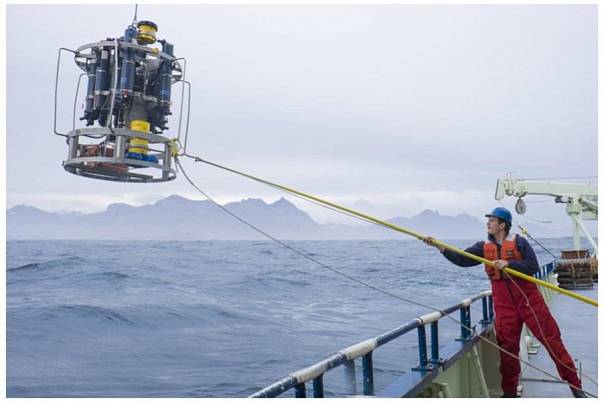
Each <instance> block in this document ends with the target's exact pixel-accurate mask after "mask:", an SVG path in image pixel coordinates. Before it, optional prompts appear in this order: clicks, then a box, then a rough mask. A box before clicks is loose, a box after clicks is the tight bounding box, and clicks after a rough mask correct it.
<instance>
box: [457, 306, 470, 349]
mask: <svg viewBox="0 0 604 402" xmlns="http://www.w3.org/2000/svg"><path fill="white" fill-rule="evenodd" d="M459 318H460V320H461V325H460V327H461V340H462V341H465V340H467V339H468V338H470V336H471V335H472V331H471V330H470V328H471V327H472V320H471V318H470V306H464V307H462V308H461V309H460V310H459Z"/></svg>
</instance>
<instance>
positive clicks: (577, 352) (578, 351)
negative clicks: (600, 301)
mask: <svg viewBox="0 0 604 402" xmlns="http://www.w3.org/2000/svg"><path fill="white" fill-rule="evenodd" d="M576 292H578V293H581V294H583V295H585V296H588V297H590V298H592V299H596V300H597V298H598V285H597V284H595V287H594V288H593V289H586V290H576ZM550 309H551V311H552V314H553V315H554V317H555V318H556V320H557V321H558V326H559V327H560V331H561V332H562V340H563V341H564V344H565V345H566V348H567V349H568V351H569V352H570V354H571V356H572V357H573V358H574V359H575V360H578V361H576V362H575V364H576V365H577V367H578V368H579V366H580V367H581V371H582V372H583V373H584V374H587V375H588V376H590V377H591V378H593V379H594V380H595V381H597V380H598V309H597V308H594V307H593V306H590V305H588V304H585V303H581V302H578V301H576V300H573V299H569V298H567V297H564V296H556V297H554V299H553V300H552V304H551V306H550ZM529 362H530V363H531V364H533V365H535V366H537V367H539V368H541V369H544V370H545V371H547V372H550V373H556V374H557V372H556V367H555V365H554V363H553V361H552V360H551V359H550V357H549V355H548V353H547V350H546V349H545V348H544V347H543V346H541V347H539V349H538V353H537V354H535V355H530V356H529ZM552 381H555V380H553V379H551V378H549V377H547V376H546V375H545V374H543V373H541V372H539V371H537V370H535V369H533V368H531V367H527V368H526V370H524V372H523V373H522V377H521V380H520V382H521V384H522V385H523V388H524V389H523V392H522V397H524V398H531V397H532V398H546V397H549V398H556V397H558V398H562V397H567V398H568V397H572V395H571V393H570V390H569V387H568V386H567V385H566V384H564V383H559V382H552ZM582 382H583V389H584V390H585V391H588V392H591V393H593V394H596V395H597V394H598V389H597V386H596V385H595V384H594V383H592V382H591V381H590V380H589V379H587V378H585V377H584V376H583V378H582Z"/></svg>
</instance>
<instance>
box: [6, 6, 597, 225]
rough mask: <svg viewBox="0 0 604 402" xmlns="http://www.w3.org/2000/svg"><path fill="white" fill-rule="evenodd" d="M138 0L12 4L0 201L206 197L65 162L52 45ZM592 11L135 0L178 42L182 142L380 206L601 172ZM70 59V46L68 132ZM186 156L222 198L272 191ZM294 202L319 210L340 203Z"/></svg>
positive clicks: (444, 201) (545, 207)
mask: <svg viewBox="0 0 604 402" xmlns="http://www.w3.org/2000/svg"><path fill="white" fill-rule="evenodd" d="M132 13H133V7H129V6H121V5H108V6H75V5H62V6H48V5H42V6H35V5H28V6H25V5H10V6H8V10H7V19H8V26H7V35H8V38H7V46H8V47H7V116H8V122H7V128H8V133H7V145H8V152H7V158H8V161H7V204H8V205H7V206H8V207H12V206H14V205H16V204H23V203H25V204H29V205H34V206H37V207H40V208H42V209H45V210H50V211H59V210H79V211H85V212H90V211H99V210H102V209H104V208H105V207H106V206H107V205H108V204H109V203H112V202H127V203H131V204H134V205H138V204H141V203H146V202H151V201H154V200H156V199H159V198H161V197H163V196H166V195H169V194H174V193H176V194H181V195H183V196H186V197H189V198H200V197H199V195H197V194H196V193H195V192H194V190H192V188H191V187H190V186H189V185H188V183H187V182H186V181H185V180H184V179H183V178H182V177H180V178H178V179H177V180H176V181H174V182H170V183H161V184H144V185H141V184H125V183H111V182H104V181H98V180H91V179H85V178H81V177H77V176H73V175H71V174H68V173H66V172H65V171H64V170H63V168H62V167H61V161H62V160H63V159H64V158H65V156H66V154H67V146H66V144H65V142H64V140H63V138H61V137H57V136H55V135H53V133H52V117H53V113H52V107H53V91H54V74H55V63H56V54H57V50H58V48H59V47H61V46H64V47H68V48H76V47H78V46H79V45H82V44H84V43H89V42H93V41H96V40H100V39H104V38H106V37H114V36H119V35H121V34H122V33H123V30H124V28H125V27H126V26H127V25H128V24H129V23H130V21H131V19H132ZM596 18H597V9H596V7H595V6H579V5H575V6H562V5H559V6H511V5H510V6H413V5H387V6H345V5H341V6H312V5H306V6H287V5H283V6H278V5H270V6H236V5H229V6H219V5H213V6H193V5H191V6H169V7H168V6H156V5H142V6H140V7H139V20H141V19H148V20H152V21H155V22H156V23H157V24H158V25H159V33H158V36H159V37H160V38H166V39H167V40H169V41H170V42H172V43H174V45H175V52H176V55H177V56H183V57H186V58H187V59H188V65H189V69H188V72H187V75H188V79H189V80H190V81H191V82H192V85H193V90H192V111H191V126H190V127H191V129H190V134H189V135H190V139H189V151H190V152H191V153H194V154H198V155H201V156H204V157H206V158H207V159H210V160H214V161H217V162H221V163H224V164H227V165H229V166H232V167H235V168H240V169H243V170H246V171H249V172H252V173H255V174H258V175H260V176H263V177H265V178H268V179H271V180H274V181H277V182H280V183H283V184H287V185H290V186H293V187H296V188H299V189H302V190H305V191H308V192H311V193H314V194H317V195H321V196H324V197H327V198H329V199H332V200H335V201H338V202H343V203H345V204H346V205H350V206H355V207H360V208H362V209H363V210H366V211H369V212H371V213H375V214H378V215H380V216H382V217H392V216H410V215H413V214H416V213H418V212H420V211H421V210H423V209H426V208H429V209H434V210H438V211H440V212H441V213H446V214H458V213H464V212H465V213H469V214H470V215H474V216H482V215H483V212H484V211H486V210H489V209H491V208H492V207H493V206H496V203H495V201H494V199H493V194H494V189H495V183H496V179H497V178H498V177H503V176H505V173H506V172H510V171H512V172H515V174H516V175H517V176H518V177H558V176H593V175H596V174H597V114H596V113H597V112H596V106H597V104H596V100H597V98H596V95H597V88H596V85H597V79H596V78H597V75H596V74H597V73H596V66H597V21H596ZM72 64H73V62H72V61H71V60H69V58H65V63H64V64H63V67H64V69H63V72H64V74H63V75H62V77H61V78H62V81H61V96H60V105H59V112H60V119H59V125H60V127H59V128H60V129H61V130H63V131H67V130H68V129H69V125H70V119H71V108H72V98H73V93H74V89H75V82H76V79H77V74H78V71H77V70H76V68H75V67H74V66H73V65H72ZM177 93H179V92H177ZM80 103H81V102H80ZM78 106H80V105H78ZM78 116H79V114H78ZM174 120H175V119H174V118H172V122H171V124H170V126H171V127H172V128H176V127H177V124H176V123H175V121H174ZM185 167H186V169H188V171H189V172H190V175H191V176H192V178H193V179H194V180H196V181H197V182H198V183H199V185H200V186H201V187H202V188H203V189H204V190H206V191H208V192H209V193H210V194H213V195H214V196H216V197H217V198H218V199H219V200H220V201H223V202H224V201H234V200H239V199H242V198H248V197H254V198H259V197H262V198H264V199H265V200H267V201H271V200H274V199H276V198H278V197H280V196H281V194H278V193H276V192H275V191H273V190H271V189H268V188H266V187H262V186H261V185H259V184H255V183H251V182H248V181H245V179H242V178H239V177H235V176H230V175H228V174H227V173H223V172H221V171H217V170H213V168H210V167H204V166H202V165H195V164H194V163H192V162H189V161H186V162H185ZM538 199H543V197H539V198H538ZM506 204H507V205H510V206H511V205H513V200H507V201H506ZM298 205H299V206H301V207H304V208H305V209H307V210H308V211H310V212H311V214H313V217H315V218H316V219H318V220H319V221H321V222H325V221H340V220H341V219H340V218H339V217H338V216H336V215H334V214H333V213H331V212H326V213H325V212H319V211H318V210H317V209H315V208H312V209H311V208H309V207H308V206H307V205H306V204H298ZM528 215H529V216H532V217H534V218H541V219H552V218H553V219H562V220H564V216H565V215H564V213H563V207H562V206H560V205H553V203H538V204H529V212H528Z"/></svg>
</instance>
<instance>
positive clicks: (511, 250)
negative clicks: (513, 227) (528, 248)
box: [482, 235, 522, 280]
mask: <svg viewBox="0 0 604 402" xmlns="http://www.w3.org/2000/svg"><path fill="white" fill-rule="evenodd" d="M482 252H483V256H484V258H486V259H487V260H490V261H493V260H506V261H509V260H522V254H520V251H519V250H518V247H516V235H514V236H513V237H512V239H511V240H507V239H506V240H504V241H503V244H502V245H501V254H500V253H498V250H497V244H495V243H493V242H491V241H485V242H484V246H483V249H482ZM484 270H485V272H486V273H487V275H489V277H491V279H493V280H499V279H501V273H500V272H499V270H498V269H496V268H494V267H491V266H488V265H486V264H485V266H484Z"/></svg>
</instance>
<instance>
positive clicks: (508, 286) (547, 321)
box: [483, 236, 581, 395]
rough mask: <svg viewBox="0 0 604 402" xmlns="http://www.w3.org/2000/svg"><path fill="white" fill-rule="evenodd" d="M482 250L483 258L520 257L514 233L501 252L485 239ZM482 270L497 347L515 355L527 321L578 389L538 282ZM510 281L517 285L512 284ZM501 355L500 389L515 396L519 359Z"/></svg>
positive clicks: (571, 363) (568, 356)
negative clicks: (486, 275) (490, 298)
mask: <svg viewBox="0 0 604 402" xmlns="http://www.w3.org/2000/svg"><path fill="white" fill-rule="evenodd" d="M483 252H484V258H486V259H488V260H491V261H493V260H522V259H523V257H522V255H521V254H520V251H518V248H517V247H516V238H515V236H514V237H512V239H511V240H504V241H503V244H502V245H501V253H499V252H498V250H497V244H495V243H493V242H490V241H488V240H487V241H485V243H484V249H483ZM485 271H487V273H489V276H490V279H491V288H492V289H493V302H494V305H495V332H496V335H497V343H498V344H499V346H501V347H502V348H503V349H505V350H507V351H508V352H511V353H512V354H513V355H514V356H518V353H519V351H520V332H521V331H522V324H526V326H527V327H528V328H529V329H530V330H531V332H532V333H533V335H534V336H535V337H536V338H537V339H538V340H539V342H541V344H542V345H543V346H544V347H545V348H546V349H547V351H548V352H549V354H550V356H551V358H552V360H553V361H554V363H556V369H557V370H558V374H560V377H561V378H562V379H563V380H565V381H568V382H569V383H570V384H572V385H575V386H577V387H579V388H580V387H581V381H580V380H579V378H578V377H577V374H576V369H575V365H574V363H573V359H572V358H571V356H570V355H569V353H568V352H567V350H566V348H565V347H564V344H563V343H562V339H561V338H560V329H559V328H558V324H556V320H555V319H554V317H553V316H552V315H551V313H550V311H549V308H548V307H547V305H546V304H545V301H544V300H543V297H542V296H541V293H540V292H539V289H538V288H537V285H535V284H534V283H531V282H528V281H525V280H524V279H520V278H514V277H508V276H507V275H506V274H505V273H501V275H499V274H500V272H499V271H495V270H494V269H493V268H492V267H488V266H485ZM497 277H499V278H497ZM512 281H514V283H516V284H517V285H518V286H515V285H514V283H512ZM518 287H520V289H522V292H524V294H525V295H526V297H527V298H528V303H530V306H531V307H532V308H533V310H534V313H535V314H533V312H532V311H531V309H530V308H529V307H528V305H527V300H526V299H525V297H524V296H523V294H522V293H521V292H520V290H519V289H518ZM535 316H536V317H535ZM500 356H501V365H500V367H499V370H500V372H501V377H502V378H501V388H502V389H503V392H504V393H506V394H514V395H515V394H516V392H517V391H516V388H517V386H518V376H519V374H520V362H519V361H518V360H517V359H516V358H514V357H512V356H510V355H508V354H507V353H504V352H500ZM561 362H562V363H563V364H561ZM565 366H566V367H565Z"/></svg>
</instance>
